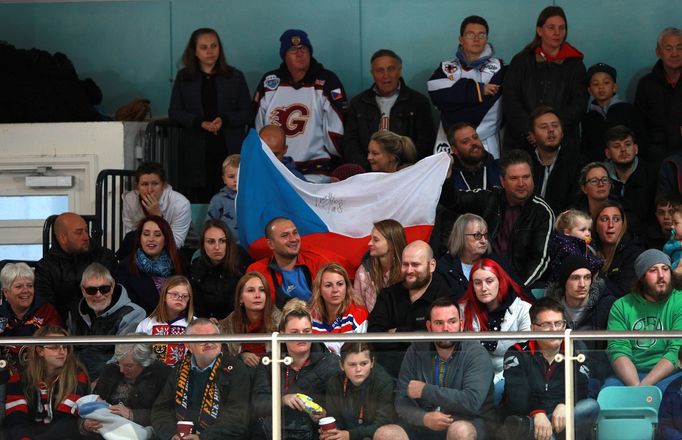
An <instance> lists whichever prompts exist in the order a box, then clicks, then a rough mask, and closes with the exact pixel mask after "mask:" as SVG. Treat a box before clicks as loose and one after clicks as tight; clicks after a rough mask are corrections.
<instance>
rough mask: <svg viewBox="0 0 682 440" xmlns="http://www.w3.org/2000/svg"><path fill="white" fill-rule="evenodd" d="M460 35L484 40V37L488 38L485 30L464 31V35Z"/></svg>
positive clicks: (469, 38)
mask: <svg viewBox="0 0 682 440" xmlns="http://www.w3.org/2000/svg"><path fill="white" fill-rule="evenodd" d="M462 37H464V38H466V39H467V40H475V39H478V40H485V39H486V38H488V34H486V33H485V32H479V33H475V32H466V33H465V34H464V35H462Z"/></svg>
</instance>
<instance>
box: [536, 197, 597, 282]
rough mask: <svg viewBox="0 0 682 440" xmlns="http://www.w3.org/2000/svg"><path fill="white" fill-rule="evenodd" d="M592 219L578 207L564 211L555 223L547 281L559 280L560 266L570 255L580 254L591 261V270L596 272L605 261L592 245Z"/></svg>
mask: <svg viewBox="0 0 682 440" xmlns="http://www.w3.org/2000/svg"><path fill="white" fill-rule="evenodd" d="M591 228H592V219H591V218H590V216H589V215H588V214H586V213H584V212H582V211H579V210H577V209H569V210H568V211H564V212H562V213H561V214H559V216H558V217H557V219H556V222H555V223H554V231H553V232H552V235H551V237H550V239H549V247H548V251H549V256H550V262H549V278H548V279H547V282H554V281H556V280H557V273H558V270H559V266H561V263H562V262H563V261H564V259H565V258H566V257H568V256H569V255H580V256H583V257H585V258H587V261H589V262H590V270H591V271H592V273H596V272H598V271H599V269H600V268H601V267H602V265H603V264H604V261H603V260H602V259H601V258H599V257H597V256H596V255H595V252H594V249H592V247H591V246H590V243H591V242H592V231H591Z"/></svg>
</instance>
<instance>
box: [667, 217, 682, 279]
mask: <svg viewBox="0 0 682 440" xmlns="http://www.w3.org/2000/svg"><path fill="white" fill-rule="evenodd" d="M663 252H665V253H666V254H668V256H669V257H670V261H672V263H673V266H672V267H673V269H675V268H676V267H677V265H678V264H680V258H682V207H679V206H678V207H676V208H675V210H674V211H673V229H672V231H670V240H668V241H667V242H666V244H664V245H663Z"/></svg>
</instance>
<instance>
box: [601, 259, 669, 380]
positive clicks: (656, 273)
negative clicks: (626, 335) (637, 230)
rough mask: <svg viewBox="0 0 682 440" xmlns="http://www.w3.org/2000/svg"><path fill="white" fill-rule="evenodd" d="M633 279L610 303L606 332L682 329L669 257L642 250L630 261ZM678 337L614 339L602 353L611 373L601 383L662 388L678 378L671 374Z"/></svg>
mask: <svg viewBox="0 0 682 440" xmlns="http://www.w3.org/2000/svg"><path fill="white" fill-rule="evenodd" d="M635 273H636V275H637V281H636V282H635V284H634V285H633V292H630V293H629V294H627V295H625V296H624V297H622V298H620V299H618V300H617V301H616V302H615V303H613V307H611V313H610V315H609V323H608V330H613V331H648V332H652V331H659V330H661V331H671V330H682V294H681V292H679V291H677V290H675V291H673V286H672V283H671V275H672V271H671V266H670V259H669V258H668V256H667V255H666V254H664V253H663V252H661V251H659V250H658V249H649V250H646V251H644V252H642V253H641V254H640V255H639V257H637V259H636V260H635ZM681 343H682V341H680V340H673V339H631V340H627V339H614V340H611V341H609V344H608V355H609V358H610V360H611V364H612V365H613V370H614V372H615V373H616V376H615V377H610V378H608V379H606V381H605V383H604V386H611V385H628V386H636V385H656V386H658V387H659V388H661V390H663V391H665V388H666V387H667V386H668V384H669V383H670V382H671V381H673V380H674V379H676V378H677V377H680V376H682V372H677V373H675V374H673V373H674V372H675V371H676V370H677V367H676V365H677V352H678V350H679V349H680V344H681Z"/></svg>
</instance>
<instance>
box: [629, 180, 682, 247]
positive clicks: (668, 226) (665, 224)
mask: <svg viewBox="0 0 682 440" xmlns="http://www.w3.org/2000/svg"><path fill="white" fill-rule="evenodd" d="M654 204H655V205H656V208H655V209H656V210H655V211H654V215H655V216H656V221H655V222H650V224H649V226H648V227H647V228H646V230H645V231H644V234H642V235H641V236H640V237H639V239H640V241H641V242H642V244H643V245H644V248H645V249H651V248H653V249H663V245H664V244H665V243H666V241H668V240H669V239H670V231H672V229H673V211H675V209H676V208H677V207H678V206H682V196H681V195H680V194H677V193H667V192H659V193H658V194H657V195H656V198H655V199H654Z"/></svg>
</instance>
